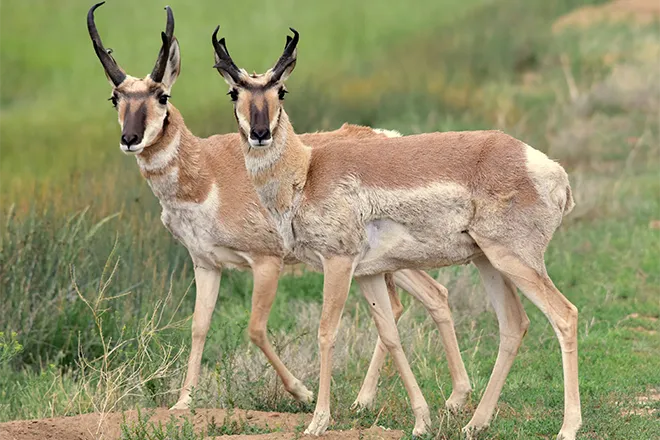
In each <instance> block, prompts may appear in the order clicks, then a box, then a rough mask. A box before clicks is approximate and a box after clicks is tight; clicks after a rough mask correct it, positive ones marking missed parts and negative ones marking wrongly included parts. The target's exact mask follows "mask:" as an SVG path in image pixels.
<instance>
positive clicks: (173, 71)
mask: <svg viewBox="0 0 660 440" xmlns="http://www.w3.org/2000/svg"><path fill="white" fill-rule="evenodd" d="M103 3H105V2H101V3H97V4H96V5H94V6H92V8H91V9H90V10H89V12H88V13H87V29H88V30H89V36H90V37H91V38H92V44H93V46H94V51H95V52H96V55H97V56H98V57H99V60H101V64H102V65H103V69H104V70H105V75H106V76H107V78H108V81H110V85H112V96H111V97H110V101H111V102H112V105H113V106H114V107H115V108H116V109H117V112H118V114H119V125H120V126H121V142H120V144H119V147H120V148H121V150H122V151H123V152H124V153H126V154H139V153H140V152H142V150H144V149H145V148H148V147H149V146H150V145H153V144H154V143H155V141H156V140H158V138H159V137H160V135H161V134H162V132H163V128H164V127H165V125H166V123H167V117H168V114H169V109H168V107H169V104H168V99H169V97H170V91H171V89H172V85H173V84H174V82H175V81H176V78H177V76H178V75H179V72H180V71H181V55H180V53H179V43H178V42H177V40H176V38H174V15H173V14H172V9H170V7H169V6H167V7H166V8H165V9H166V10H167V26H166V28H165V32H161V39H162V46H161V48H160V52H159V54H158V59H157V60H156V65H155V66H154V68H153V70H152V71H151V73H150V74H149V75H147V76H146V77H144V78H135V77H133V76H130V75H126V73H125V72H124V70H123V69H122V68H121V67H119V64H117V62H116V61H115V59H114V58H113V57H112V55H110V54H111V50H108V49H105V48H104V47H103V43H102V42H101V37H100V36H99V33H98V31H97V30H96V24H95V23H94V11H95V10H96V8H98V7H99V6H101V5H102V4H103Z"/></svg>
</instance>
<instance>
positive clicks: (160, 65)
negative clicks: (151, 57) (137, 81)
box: [151, 6, 174, 82]
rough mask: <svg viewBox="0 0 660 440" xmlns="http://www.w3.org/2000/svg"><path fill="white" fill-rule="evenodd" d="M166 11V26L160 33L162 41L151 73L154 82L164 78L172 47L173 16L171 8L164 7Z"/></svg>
mask: <svg viewBox="0 0 660 440" xmlns="http://www.w3.org/2000/svg"><path fill="white" fill-rule="evenodd" d="M165 10H166V11H167V25H166V26H165V32H161V33H160V38H161V40H163V45H162V46H161V48H160V52H159V53H158V59H157V60H156V65H155V66H154V70H152V72H151V79H152V80H154V81H156V82H161V81H162V80H163V76H165V70H166V69H167V59H168V58H169V56H170V47H171V46H172V41H173V38H174V14H173V13H172V8H170V7H169V6H165Z"/></svg>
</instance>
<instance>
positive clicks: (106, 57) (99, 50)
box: [87, 2, 126, 87]
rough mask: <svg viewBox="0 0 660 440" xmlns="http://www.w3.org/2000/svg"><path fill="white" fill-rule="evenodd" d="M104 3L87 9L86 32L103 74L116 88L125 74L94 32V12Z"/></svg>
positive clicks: (97, 33)
mask: <svg viewBox="0 0 660 440" xmlns="http://www.w3.org/2000/svg"><path fill="white" fill-rule="evenodd" d="M104 3H105V2H101V3H97V4H95V5H94V6H92V7H91V8H90V9H89V12H88V13H87V30H88V31H89V36H90V37H91V38H92V44H93V45H94V51H95V52H96V56H97V57H99V60H100V61H101V64H102V65H103V68H104V69H105V73H106V74H107V75H108V77H109V78H110V80H111V81H112V83H113V84H114V85H115V87H116V86H118V85H119V84H121V83H122V82H123V81H124V79H126V73H124V71H123V70H122V68H121V67H119V65H118V64H117V62H116V61H115V59H114V58H112V55H110V52H111V50H106V49H105V48H104V47H103V43H102V42H101V37H100V36H99V32H98V31H97V30H96V23H94V11H95V10H96V8H98V7H99V6H101V5H102V4H104Z"/></svg>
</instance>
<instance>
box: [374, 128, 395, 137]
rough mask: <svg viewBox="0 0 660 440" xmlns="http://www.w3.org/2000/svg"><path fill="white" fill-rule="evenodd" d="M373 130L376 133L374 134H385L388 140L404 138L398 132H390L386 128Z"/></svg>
mask: <svg viewBox="0 0 660 440" xmlns="http://www.w3.org/2000/svg"><path fill="white" fill-rule="evenodd" d="M372 130H373V131H374V133H378V134H384V135H385V136H387V137H388V138H396V137H401V136H403V135H402V134H401V133H399V132H398V131H396V130H388V129H386V128H372Z"/></svg>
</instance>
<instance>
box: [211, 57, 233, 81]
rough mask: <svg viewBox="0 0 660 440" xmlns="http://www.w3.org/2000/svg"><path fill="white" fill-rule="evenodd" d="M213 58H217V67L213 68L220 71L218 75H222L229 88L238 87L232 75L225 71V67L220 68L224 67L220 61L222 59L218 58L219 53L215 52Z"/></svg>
mask: <svg viewBox="0 0 660 440" xmlns="http://www.w3.org/2000/svg"><path fill="white" fill-rule="evenodd" d="M213 56H214V58H215V65H214V66H213V67H215V68H216V70H217V71H218V73H219V74H220V75H222V78H223V79H224V80H225V82H226V83H227V84H229V87H232V88H233V87H236V86H238V83H237V82H236V81H234V78H233V77H232V75H230V74H229V72H228V71H227V70H225V69H224V68H223V67H220V66H223V62H222V60H221V59H220V57H219V56H218V54H217V52H213Z"/></svg>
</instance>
